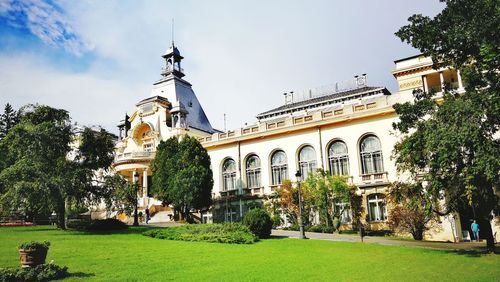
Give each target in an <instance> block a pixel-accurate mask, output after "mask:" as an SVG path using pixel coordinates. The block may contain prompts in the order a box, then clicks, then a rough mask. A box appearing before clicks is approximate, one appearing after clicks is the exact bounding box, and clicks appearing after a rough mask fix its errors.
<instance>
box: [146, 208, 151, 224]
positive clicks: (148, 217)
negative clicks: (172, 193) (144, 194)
mask: <svg viewBox="0 0 500 282" xmlns="http://www.w3.org/2000/svg"><path fill="white" fill-rule="evenodd" d="M145 212H146V224H149V220H150V219H151V218H150V216H149V208H146V211H145Z"/></svg>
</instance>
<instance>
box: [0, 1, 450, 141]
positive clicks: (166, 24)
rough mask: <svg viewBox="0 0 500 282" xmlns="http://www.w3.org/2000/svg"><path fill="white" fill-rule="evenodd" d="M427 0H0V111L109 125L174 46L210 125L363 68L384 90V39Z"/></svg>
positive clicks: (403, 50) (389, 60) (387, 57)
mask: <svg viewBox="0 0 500 282" xmlns="http://www.w3.org/2000/svg"><path fill="white" fill-rule="evenodd" d="M443 7H444V6H443V4H442V3H440V2H439V1H438V0H419V1H409V0H378V1H363V0H352V1H332V0H325V1H320V0H309V1H305V0H297V1H287V0H278V1H269V0H267V1H262V0H252V1H229V0H225V1H222V0H214V1H201V0H199V1H164V0H158V1H154V0H149V1H139V0H136V1H127V0H116V1H115V0H107V1H100V0H96V1H87V0H80V1H74V0H46V1H44V0H22V1H17V0H0V107H1V108H2V110H3V107H4V105H5V104H6V103H10V104H12V105H13V106H14V107H15V108H19V107H21V106H22V105H25V104H28V103H39V104H46V105H49V106H52V107H56V108H62V109H66V110H68V111H69V112H70V115H71V117H72V121H73V122H77V123H78V124H81V125H86V126H92V125H101V126H103V127H104V128H106V129H108V130H110V131H112V132H114V133H116V132H117V129H116V124H118V122H119V120H120V119H122V118H123V117H124V115H125V113H128V114H131V113H132V112H133V111H134V110H135V104H136V103H137V102H138V101H140V100H142V99H145V98H147V97H149V96H150V92H151V89H152V84H153V82H155V81H156V80H158V79H159V78H160V72H161V67H162V66H163V65H164V61H163V59H162V58H161V55H162V54H164V52H165V51H166V50H167V48H168V47H169V46H170V45H171V42H172V19H174V22H175V24H174V40H175V45H176V46H177V47H178V48H179V50H180V52H181V54H182V55H183V56H184V58H185V59H184V61H183V68H184V73H185V74H186V76H185V77H184V79H185V80H187V81H189V82H190V83H191V84H192V85H193V89H194V91H195V93H196V95H197V97H198V99H199V101H200V103H201V105H202V106H203V108H204V110H205V113H206V114H207V116H208V118H209V120H210V122H211V123H212V126H213V127H215V128H218V129H224V114H225V115H226V128H227V129H232V128H239V127H241V126H243V125H244V124H245V123H248V124H251V123H254V122H255V121H256V119H255V116H256V115H257V114H258V113H261V112H264V111H267V110H269V109H272V108H274V107H278V106H281V105H282V104H283V103H284V98H283V93H284V92H289V91H295V92H298V91H303V90H305V89H314V88H317V87H321V86H324V85H330V84H334V83H336V82H341V81H346V80H349V79H352V77H353V76H354V75H357V74H362V73H366V74H367V76H368V84H369V85H372V86H384V87H387V88H388V89H389V90H390V91H391V92H393V93H394V92H396V91H397V84H396V81H395V79H394V77H393V76H392V75H391V73H390V72H391V70H392V69H393V68H394V60H397V59H401V58H405V57H408V56H412V55H416V54H418V53H419V52H418V50H416V49H414V48H412V47H410V46H408V45H407V44H406V43H403V42H401V40H400V39H399V38H397V37H396V36H395V35H394V32H396V31H397V30H398V29H399V27H401V26H403V25H405V24H406V23H407V19H408V17H409V16H411V15H413V14H423V15H427V16H434V15H436V14H437V13H439V12H440V11H441V10H442V9H443Z"/></svg>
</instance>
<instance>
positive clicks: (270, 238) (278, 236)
mask: <svg viewBox="0 0 500 282" xmlns="http://www.w3.org/2000/svg"><path fill="white" fill-rule="evenodd" d="M287 238H289V237H288V236H283V235H271V236H270V237H269V238H266V239H265V240H277V239H287Z"/></svg>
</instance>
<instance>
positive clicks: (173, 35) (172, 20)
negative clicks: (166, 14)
mask: <svg viewBox="0 0 500 282" xmlns="http://www.w3.org/2000/svg"><path fill="white" fill-rule="evenodd" d="M173 46H174V18H172V47H173Z"/></svg>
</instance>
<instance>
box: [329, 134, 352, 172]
mask: <svg viewBox="0 0 500 282" xmlns="http://www.w3.org/2000/svg"><path fill="white" fill-rule="evenodd" d="M328 160H329V162H330V174H332V175H348V174H349V156H348V155H347V146H346V145H345V143H344V142H342V141H335V142H333V143H332V145H330V149H329V150H328Z"/></svg>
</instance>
